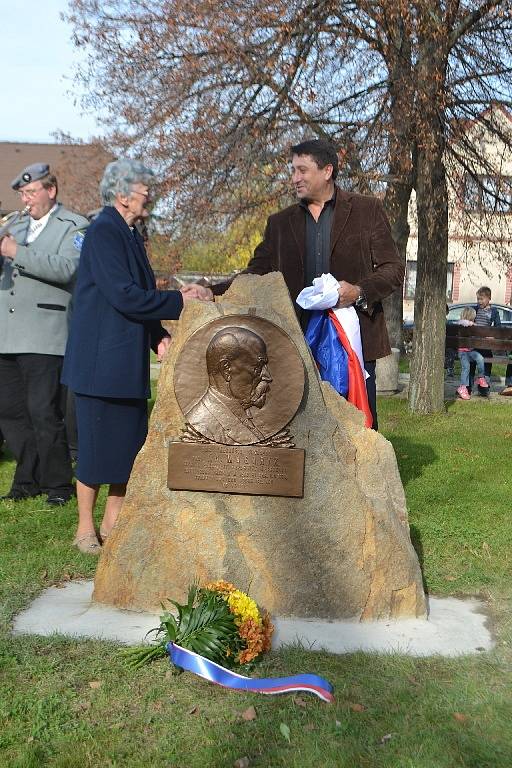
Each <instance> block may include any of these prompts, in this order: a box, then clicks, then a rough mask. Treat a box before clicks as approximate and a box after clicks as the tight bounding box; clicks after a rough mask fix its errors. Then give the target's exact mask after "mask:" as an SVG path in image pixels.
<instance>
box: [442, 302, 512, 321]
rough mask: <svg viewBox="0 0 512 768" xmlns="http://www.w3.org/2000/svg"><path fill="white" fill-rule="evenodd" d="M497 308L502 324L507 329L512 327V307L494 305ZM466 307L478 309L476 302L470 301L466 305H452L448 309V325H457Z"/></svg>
mask: <svg viewBox="0 0 512 768" xmlns="http://www.w3.org/2000/svg"><path fill="white" fill-rule="evenodd" d="M492 306H493V307H496V309H497V310H498V314H499V316H500V320H501V324H502V325H504V326H505V327H508V328H510V327H512V307H507V306H506V305H505V304H494V303H493V304H492ZM464 307H476V302H475V301H473V302H471V301H468V302H466V303H465V304H450V305H449V307H448V314H447V316H446V322H447V323H455V322H457V320H460V316H461V314H462V310H463V309H464Z"/></svg>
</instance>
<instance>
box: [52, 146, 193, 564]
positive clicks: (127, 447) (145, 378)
mask: <svg viewBox="0 0 512 768" xmlns="http://www.w3.org/2000/svg"><path fill="white" fill-rule="evenodd" d="M153 179H154V174H153V172H152V171H150V170H149V169H148V168H146V167H145V166H144V165H142V163H140V162H137V161H134V160H118V161H116V162H113V163H110V164H109V165H108V166H107V168H106V170H105V173H104V176H103V179H102V181H101V184H100V192H101V196H102V200H103V203H104V204H105V207H104V208H103V210H102V212H101V213H100V214H99V216H98V217H97V218H96V219H95V220H94V221H93V223H92V224H91V225H90V226H89V228H88V230H87V234H86V237H85V240H84V243H83V246H82V252H81V258H80V266H79V270H78V278H77V284H76V289H75V294H74V299H73V317H72V321H71V329H70V335H69V340H68V345H67V349H66V356H65V359H64V369H63V374H62V380H63V382H64V383H65V384H67V386H68V387H69V389H71V390H72V391H73V392H74V393H75V395H76V415H77V424H78V465H77V468H76V477H77V484H76V490H77V497H78V512H79V522H78V530H77V534H76V538H75V540H74V542H73V543H74V544H75V545H76V546H77V547H78V548H79V549H80V550H81V551H82V552H88V553H91V554H96V553H98V552H99V551H100V543H99V541H98V538H97V536H96V532H95V529H94V522H93V511H94V506H95V503H96V499H97V496H98V490H99V487H100V485H101V484H102V483H108V484H109V492H108V498H107V503H106V506H105V512H104V515H103V521H102V523H101V527H100V538H102V539H105V538H106V537H107V536H108V534H109V533H110V530H111V528H112V526H113V525H114V523H115V521H116V518H117V515H118V513H119V510H120V508H121V505H122V503H123V499H124V496H125V493H126V484H127V482H128V478H129V476H130V472H131V469H132V466H133V462H134V460H135V457H136V455H137V453H138V451H139V450H140V448H141V447H142V445H143V443H144V440H145V439H146V434H147V398H148V397H149V396H150V386H149V350H150V347H151V348H152V349H153V350H154V351H155V352H156V353H157V354H158V355H159V357H162V355H164V354H165V352H166V350H167V348H168V346H169V344H170V337H169V334H168V333H167V332H166V331H165V329H164V328H163V327H162V325H161V323H160V320H164V319H169V320H171V319H176V318H178V317H179V314H180V312H181V310H182V307H183V298H194V297H195V296H194V292H193V290H192V291H189V292H188V293H187V292H186V291H184V293H183V295H182V293H181V292H180V291H159V290H157V289H156V287H155V278H154V275H153V271H152V269H151V267H150V265H149V261H148V258H147V255H146V252H145V249H144V244H143V241H142V238H141V236H140V235H139V233H138V231H137V229H136V228H135V227H134V224H135V222H136V221H137V220H138V219H141V218H143V217H144V216H147V215H148V211H147V206H148V204H149V199H150V187H151V184H152V182H153Z"/></svg>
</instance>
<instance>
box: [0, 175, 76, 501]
mask: <svg viewBox="0 0 512 768" xmlns="http://www.w3.org/2000/svg"><path fill="white" fill-rule="evenodd" d="M11 186H12V188H13V189H15V190H17V191H18V193H19V195H20V198H21V200H22V203H23V205H24V206H25V207H27V208H28V214H27V215H24V216H22V217H21V218H20V219H18V221H17V222H16V223H15V224H14V225H13V227H12V229H11V230H10V232H9V234H7V235H5V236H4V237H2V238H1V239H0V256H1V259H0V266H1V270H2V271H1V275H0V318H1V328H2V331H1V334H0V429H1V430H2V432H3V433H4V436H5V439H6V442H7V444H8V446H9V448H10V450H11V451H12V452H13V454H14V456H15V457H16V461H17V466H16V472H15V475H14V479H13V482H12V486H11V490H10V491H9V493H8V494H7V496H4V497H3V498H4V499H12V500H14V501H17V500H19V499H24V498H29V497H31V496H37V495H38V494H40V493H46V494H47V496H48V498H47V501H48V503H49V504H52V505H55V506H59V505H61V504H65V503H66V502H67V501H68V500H69V499H70V497H71V496H72V494H73V485H72V469H71V459H70V456H69V450H68V445H67V442H66V434H65V427H64V421H63V416H62V412H61V385H60V372H61V367H62V360H63V355H64V349H65V345H66V339H67V335H68V320H69V317H68V315H69V309H70V303H71V295H72V292H73V286H74V281H75V274H76V271H77V268H78V261H79V258H80V249H81V246H82V241H83V238H84V232H85V228H86V227H87V224H88V222H87V219H85V218H84V217H83V216H80V215H78V214H76V213H73V212H72V211H68V210H67V209H66V208H64V206H62V205H61V204H60V203H58V202H57V189H58V188H57V179H56V178H55V176H54V175H53V174H51V173H50V168H49V166H48V165H47V164H46V163H35V164H33V165H30V166H28V167H27V168H24V169H23V170H22V171H21V173H20V174H19V176H17V177H16V178H15V179H14V181H13V182H12V184H11Z"/></svg>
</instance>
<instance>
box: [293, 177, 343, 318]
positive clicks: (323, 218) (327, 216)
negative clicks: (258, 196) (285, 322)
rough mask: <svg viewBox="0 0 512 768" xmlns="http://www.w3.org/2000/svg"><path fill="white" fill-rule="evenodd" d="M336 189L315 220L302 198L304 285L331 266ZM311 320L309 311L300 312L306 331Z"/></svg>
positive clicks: (307, 284)
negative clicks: (304, 217)
mask: <svg viewBox="0 0 512 768" xmlns="http://www.w3.org/2000/svg"><path fill="white" fill-rule="evenodd" d="M335 202H336V189H335V190H334V193H333V196H332V197H331V199H330V200H327V202H325V203H324V207H323V208H322V210H321V212H320V216H319V217H318V221H315V219H314V217H313V216H312V214H311V211H310V210H309V208H308V202H307V200H301V201H300V202H299V205H300V206H301V208H303V209H304V212H305V216H306V243H305V245H306V248H305V254H306V263H305V264H304V287H306V286H309V285H312V284H313V278H315V277H320V275H323V274H327V273H328V272H329V271H330V267H331V228H332V220H333V217H334V204H335ZM308 322H309V312H306V311H304V310H302V311H301V313H300V324H301V326H302V329H303V330H304V331H305V329H306V328H307V324H308Z"/></svg>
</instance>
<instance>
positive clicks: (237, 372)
mask: <svg viewBox="0 0 512 768" xmlns="http://www.w3.org/2000/svg"><path fill="white" fill-rule="evenodd" d="M174 389H175V392H176V398H177V400H178V404H179V406H180V408H181V410H182V412H183V415H184V417H185V420H186V422H187V425H190V427H192V431H193V432H195V433H198V434H199V435H200V436H202V438H204V440H205V441H206V442H215V443H221V444H224V445H253V444H256V443H265V441H268V440H269V438H271V437H272V436H274V435H276V434H277V433H279V432H280V431H281V430H283V428H284V427H286V425H287V424H288V423H289V422H290V421H291V419H292V418H293V416H294V415H295V413H296V411H297V408H298V407H299V405H300V402H301V400H302V396H303V392H304V367H303V364H302V360H301V358H300V355H299V352H298V350H297V348H296V346H295V344H294V343H293V342H292V340H291V339H290V337H289V336H288V335H287V334H286V333H285V332H284V331H283V330H281V329H280V328H279V327H278V326H276V325H274V324H273V323H271V322H269V321H268V320H265V319H263V318H261V317H254V316H250V315H231V316H227V317H222V318H218V319H217V320H213V321H212V322H210V323H208V324H207V325H205V326H203V327H202V328H199V329H198V330H197V331H196V332H195V333H193V334H192V336H191V337H190V338H189V339H188V341H187V342H186V343H185V345H184V346H183V348H182V350H181V352H180V355H179V357H178V360H177V363H176V368H175V380H174Z"/></svg>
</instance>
